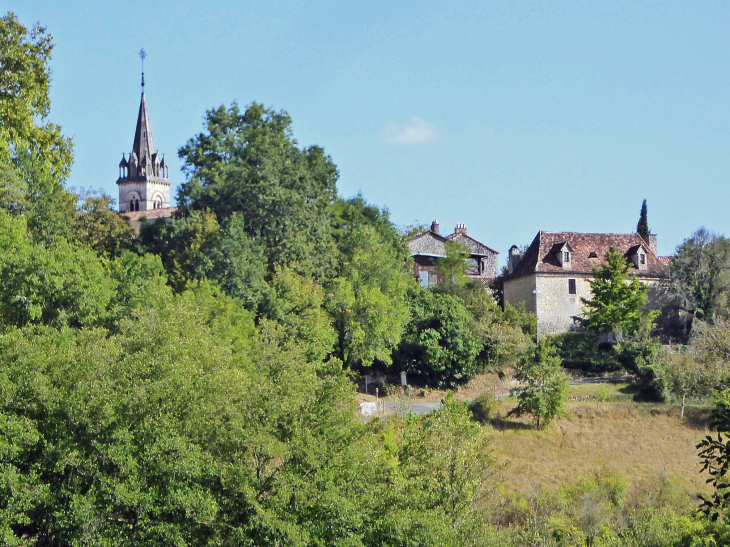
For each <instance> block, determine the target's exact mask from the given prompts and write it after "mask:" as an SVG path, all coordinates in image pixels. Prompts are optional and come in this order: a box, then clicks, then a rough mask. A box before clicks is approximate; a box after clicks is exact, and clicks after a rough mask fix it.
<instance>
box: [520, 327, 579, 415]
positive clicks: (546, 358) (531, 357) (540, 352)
mask: <svg viewBox="0 0 730 547" xmlns="http://www.w3.org/2000/svg"><path fill="white" fill-rule="evenodd" d="M560 365H561V360H560V357H558V355H557V351H556V349H555V346H553V345H552V344H551V343H550V341H549V340H548V339H546V338H543V339H541V340H539V341H538V343H537V345H536V346H534V348H533V351H532V352H530V354H528V355H526V356H525V357H523V358H522V360H521V361H520V364H519V365H518V367H517V370H516V371H515V378H516V379H517V380H518V381H519V382H521V383H522V384H523V385H522V386H520V387H516V388H514V389H513V390H512V394H513V395H516V396H517V400H518V403H517V407H516V408H515V409H514V410H512V411H511V412H510V414H513V415H516V416H521V415H523V414H530V415H532V416H533V417H534V418H535V421H536V422H537V427H538V428H539V427H540V424H541V423H542V425H543V426H545V425H547V424H549V423H550V422H551V421H552V420H553V418H555V417H557V416H561V415H562V414H563V403H564V401H565V390H566V389H567V386H568V381H567V379H566V377H565V374H564V373H563V372H562V370H561V368H560Z"/></svg>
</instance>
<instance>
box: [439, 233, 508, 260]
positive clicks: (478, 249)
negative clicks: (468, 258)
mask: <svg viewBox="0 0 730 547" xmlns="http://www.w3.org/2000/svg"><path fill="white" fill-rule="evenodd" d="M446 239H448V240H450V241H456V242H457V243H461V244H462V245H463V246H464V247H466V248H467V249H469V252H470V253H471V254H472V255H479V256H489V255H490V254H499V253H498V252H497V251H495V250H494V249H492V248H490V247H487V246H486V245H485V244H484V243H482V242H481V241H477V240H476V239H474V238H473V237H471V236H469V235H466V234H464V233H459V232H456V233H454V234H451V235H450V236H448V237H447V238H446Z"/></svg>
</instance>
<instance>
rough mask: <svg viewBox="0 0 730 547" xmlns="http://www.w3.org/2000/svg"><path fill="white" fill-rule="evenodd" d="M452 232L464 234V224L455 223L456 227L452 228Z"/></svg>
mask: <svg viewBox="0 0 730 547" xmlns="http://www.w3.org/2000/svg"><path fill="white" fill-rule="evenodd" d="M454 234H464V235H466V224H457V225H456V228H455V229H454Z"/></svg>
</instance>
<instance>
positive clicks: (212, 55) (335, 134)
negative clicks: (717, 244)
mask: <svg viewBox="0 0 730 547" xmlns="http://www.w3.org/2000/svg"><path fill="white" fill-rule="evenodd" d="M12 4H14V5H12ZM7 9H10V10H12V11H14V12H15V13H16V15H17V16H18V17H19V19H20V21H21V22H22V23H23V24H25V25H28V26H30V25H31V24H32V23H33V22H36V21H40V22H41V24H43V25H45V26H47V27H48V29H49V31H50V32H51V33H52V34H53V36H54V42H55V44H56V48H55V50H54V56H53V60H52V63H51V67H52V70H53V82H52V90H51V100H52V110H51V120H52V121H54V122H55V123H59V124H60V125H61V126H62V127H63V129H64V132H65V133H66V134H69V135H73V137H74V142H75V163H74V168H73V173H72V176H71V178H70V181H69V184H70V185H72V186H75V187H77V188H78V187H85V188H100V189H103V190H104V191H106V192H108V193H110V194H111V195H113V196H115V197H116V196H117V191H116V185H115V181H116V178H117V174H118V169H117V164H118V163H119V160H120V159H121V156H122V152H128V151H129V150H130V149H131V147H132V141H133V133H134V126H135V122H136V115H137V109H138V107H139V92H140V85H139V83H140V82H139V80H140V74H139V73H140V59H139V57H138V55H137V52H138V51H139V50H140V48H142V47H144V49H145V50H146V51H147V54H148V56H147V59H146V60H145V80H146V84H147V85H146V97H147V104H148V107H149V112H150V119H151V122H152V129H153V134H154V139H155V144H156V145H157V147H158V149H159V150H160V151H162V152H164V153H166V157H167V159H168V161H169V162H170V164H171V168H170V173H171V178H173V181H174V182H175V183H180V182H183V181H184V175H183V174H182V173H181V171H180V167H181V162H180V161H179V159H178V158H177V149H178V148H179V147H180V146H182V145H183V144H184V143H185V142H186V141H187V140H188V139H189V138H191V137H193V136H194V135H195V134H197V133H198V132H200V131H201V130H202V121H203V116H204V113H205V111H206V110H207V109H210V108H213V107H217V106H219V105H221V104H225V105H230V103H231V102H233V101H237V102H238V103H239V104H240V105H242V106H243V105H246V104H248V103H250V102H252V101H257V102H261V103H264V104H265V105H267V106H270V107H273V108H275V109H277V110H280V109H283V110H286V111H287V112H289V114H290V115H291V116H292V118H293V129H294V136H295V137H296V138H297V140H298V141H299V143H300V144H301V145H310V144H318V145H320V146H322V147H324V149H325V150H326V151H327V153H328V154H330V155H331V156H332V158H333V160H334V162H335V163H336V164H337V165H338V167H339V170H340V180H339V183H338V187H339V191H340V194H341V195H343V196H352V195H354V194H356V193H357V192H362V194H363V195H364V196H365V198H366V199H367V200H368V201H369V202H371V203H375V204H377V205H379V206H384V207H387V208H388V209H389V210H390V213H391V218H392V220H393V221H394V222H395V223H397V224H400V225H407V224H411V223H414V222H415V221H420V222H421V223H424V224H427V223H430V221H431V220H433V219H434V218H438V219H439V221H440V223H441V227H442V232H443V231H445V230H451V229H453V226H454V225H455V224H456V223H457V222H463V223H466V225H467V227H468V230H469V234H470V235H473V236H474V237H476V238H477V239H479V240H481V241H482V242H484V243H485V244H487V245H489V246H491V247H493V248H495V249H496V250H498V251H499V252H500V254H501V258H502V262H504V259H505V256H506V254H507V250H508V248H509V247H510V246H511V245H512V244H518V245H522V244H526V243H529V242H530V241H531V240H532V238H533V237H534V236H535V234H536V233H537V231H538V230H554V231H570V230H574V231H584V232H628V231H633V230H634V229H635V227H636V222H637V220H638V216H639V209H640V207H641V201H642V199H644V198H646V199H647V200H648V205H649V225H650V227H651V228H652V231H653V232H655V233H657V234H658V235H659V252H660V254H671V253H672V252H673V251H674V249H675V247H676V246H677V245H679V244H680V243H681V242H682V240H683V239H685V238H686V237H688V236H689V235H690V234H691V233H692V232H693V231H694V230H696V229H697V228H699V227H700V226H705V227H707V228H708V229H710V230H714V231H716V232H719V233H724V234H728V233H730V215H728V198H729V197H730V195H729V194H730V154H729V152H730V132H729V130H728V128H730V109H729V108H728V98H729V96H730V95H729V93H728V90H730V85H729V84H730V38H729V37H730V33H728V31H727V29H728V28H730V3H727V2H725V3H722V2H692V3H691V2H652V3H642V2H626V3H622V2H610V3H609V2H603V3H599V2H559V1H554V2H498V1H494V2H485V1H481V2H468V1H460V2H429V1H426V0H419V1H418V2H392V1H390V2H384V1H378V0H372V1H369V2H347V1H342V0H340V1H332V2H296V1H289V2H287V1H279V2H277V1H268V2H264V1H255V2H254V1H252V2H223V1H218V0H210V1H195V2H192V1H186V0H176V1H168V0H150V1H146V2H140V3H137V4H135V3H131V4H130V3H129V2H126V1H125V2H121V1H114V0H111V1H109V0H107V1H104V2H99V1H88V2H81V1H69V0H67V1H65V2H58V1H50V0H22V1H15V2H11V6H10V7H9V8H7Z"/></svg>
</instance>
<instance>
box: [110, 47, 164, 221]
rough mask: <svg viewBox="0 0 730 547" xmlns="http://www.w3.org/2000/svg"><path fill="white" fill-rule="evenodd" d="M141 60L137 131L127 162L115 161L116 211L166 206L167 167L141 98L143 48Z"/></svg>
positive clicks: (147, 209)
mask: <svg viewBox="0 0 730 547" xmlns="http://www.w3.org/2000/svg"><path fill="white" fill-rule="evenodd" d="M139 56H140V57H141V58H142V99H141V101H140V104H139V114H137V129H136V130H135V132H134V144H133V146H132V151H131V152H130V153H129V159H127V158H126V157H125V154H122V161H120V162H119V178H118V179H117V186H118V187H119V212H120V213H126V212H131V211H149V210H151V209H162V208H166V207H170V187H171V185H172V181H171V180H170V173H169V165H168V163H167V160H165V156H164V155H163V156H162V158H160V155H159V153H158V152H157V150H156V149H155V141H154V139H153V138H152V127H151V126H150V117H149V114H148V113H147V103H146V102H145V96H144V58H145V57H146V56H147V55H146V53H145V51H144V49H143V50H141V51H140V52H139Z"/></svg>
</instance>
